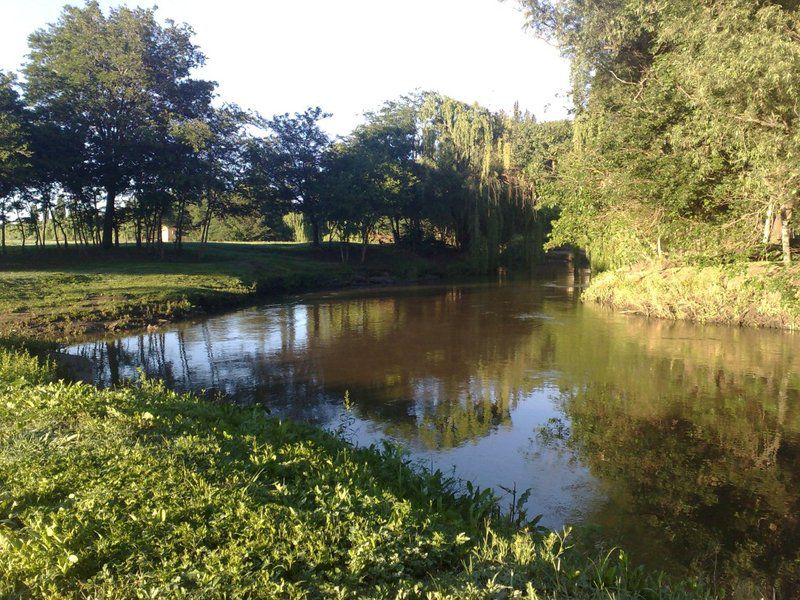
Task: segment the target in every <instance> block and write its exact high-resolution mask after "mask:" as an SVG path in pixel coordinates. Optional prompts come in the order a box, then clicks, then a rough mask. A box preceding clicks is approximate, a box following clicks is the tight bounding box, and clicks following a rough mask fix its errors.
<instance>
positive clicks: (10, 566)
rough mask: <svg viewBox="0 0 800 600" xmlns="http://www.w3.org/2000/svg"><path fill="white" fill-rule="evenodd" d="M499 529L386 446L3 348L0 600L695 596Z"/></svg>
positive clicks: (605, 560) (525, 532) (610, 560)
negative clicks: (92, 377)
mask: <svg viewBox="0 0 800 600" xmlns="http://www.w3.org/2000/svg"><path fill="white" fill-rule="evenodd" d="M496 515H497V511H496V503H495V502H494V500H493V499H492V498H491V497H490V496H489V495H488V494H487V493H485V492H483V493H481V492H477V491H467V492H466V493H459V492H458V490H457V488H456V486H455V484H454V482H452V481H448V480H446V479H444V478H443V477H442V476H441V475H440V474H438V473H435V474H429V473H424V472H419V471H415V470H413V469H412V468H411V467H410V466H409V465H408V464H407V463H406V461H405V460H404V459H403V457H402V456H401V455H400V454H399V453H398V452H396V451H394V450H392V449H390V448H389V449H386V450H383V451H378V450H376V449H358V448H354V447H352V446H350V445H348V444H347V443H346V442H344V441H342V440H340V439H338V438H336V437H335V436H333V435H331V434H328V433H325V432H323V431H320V430H316V429H312V428H309V427H307V426H304V425H301V424H297V423H292V422H285V421H279V420H276V419H273V418H269V417H267V416H266V415H265V414H264V412H263V410H259V409H256V408H250V409H242V408H237V407H234V406H230V405H225V404H215V403H211V402H208V401H204V400H200V399H198V398H196V397H194V396H191V395H179V394H176V393H174V392H171V391H168V390H166V389H164V387H163V386H162V385H161V384H157V383H152V382H150V383H148V382H146V383H144V384H143V385H141V386H140V387H130V388H124V389H114V390H98V389H96V388H94V387H91V386H88V385H85V384H73V383H65V382H62V381H55V380H54V375H53V372H52V369H51V368H50V367H48V366H46V367H40V366H39V365H38V363H37V361H36V360H35V359H33V358H31V357H30V356H29V355H27V354H24V353H18V352H16V353H15V352H11V351H0V597H4V598H5V597H9V598H14V597H18V598H34V597H35V598H38V597H67V598H73V597H74V598H78V597H102V598H133V597H146V598H161V597H169V598H174V597H198V598H200V597H203V598H207V597H231V598H237V597H247V598H278V597H281V598H282V597H289V598H321V597H324V598H356V597H358V598H370V597H374V598H390V597H391V598H396V597H401V598H417V597H431V598H437V597H440V598H444V597H451V598H513V597H521V598H566V597H569V598H609V597H612V598H682V597H683V598H694V597H705V596H704V594H703V592H702V590H699V589H696V588H694V587H692V586H689V585H679V586H670V585H669V584H668V582H667V581H666V580H665V579H664V578H663V577H661V576H659V575H652V574H649V573H646V572H645V571H643V570H642V569H640V568H633V567H631V566H630V565H629V564H628V561H627V558H626V557H625V556H624V555H623V554H621V553H619V552H617V551H614V552H611V553H608V554H605V555H603V556H600V557H598V558H597V559H595V560H590V559H588V558H587V557H586V556H584V555H582V554H580V553H579V552H578V551H577V550H576V549H575V548H573V547H572V546H571V545H570V543H569V538H568V536H566V535H562V534H557V533H555V532H549V531H544V530H541V529H539V528H536V527H533V528H530V529H522V530H519V529H517V530H512V529H511V527H510V525H509V524H508V523H506V522H504V521H498V520H497V517H496ZM493 516H494V519H495V521H494V527H493V528H492V526H491V523H492V518H493Z"/></svg>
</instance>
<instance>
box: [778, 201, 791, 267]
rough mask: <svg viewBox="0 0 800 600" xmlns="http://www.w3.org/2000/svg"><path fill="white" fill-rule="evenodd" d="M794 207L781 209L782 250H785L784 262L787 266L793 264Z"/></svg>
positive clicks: (785, 206)
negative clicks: (792, 227) (792, 220)
mask: <svg viewBox="0 0 800 600" xmlns="http://www.w3.org/2000/svg"><path fill="white" fill-rule="evenodd" d="M791 219H792V207H791V206H788V205H784V206H782V207H781V248H782V250H783V262H784V264H786V265H790V264H791V263H792V235H791V231H792V230H791V225H790V222H791Z"/></svg>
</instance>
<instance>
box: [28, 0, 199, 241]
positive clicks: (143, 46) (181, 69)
mask: <svg viewBox="0 0 800 600" xmlns="http://www.w3.org/2000/svg"><path fill="white" fill-rule="evenodd" d="M191 37H192V30H191V28H189V27H188V26H187V25H178V24H175V23H172V22H168V23H167V24H166V25H162V24H161V23H159V22H158V20H157V19H156V17H155V14H154V11H153V10H145V9H139V8H137V9H129V8H126V7H120V8H114V9H111V11H110V12H109V13H108V14H104V13H103V11H102V9H101V8H100V5H99V3H98V2H96V1H92V2H88V3H87V4H86V5H85V6H84V7H72V6H67V7H65V9H64V11H63V13H62V14H61V17H60V18H59V20H58V21H57V22H56V23H53V24H51V25H49V26H47V27H46V28H44V29H40V30H38V31H36V32H35V33H33V34H32V35H31V36H30V38H29V46H30V58H29V60H28V63H27V64H26V65H25V69H24V73H25V79H26V81H25V92H26V99H27V100H28V102H30V103H31V104H32V106H33V107H34V108H35V109H36V111H37V113H39V114H40V115H41V116H42V118H44V119H47V120H48V121H49V122H51V123H53V124H55V125H56V126H57V127H58V128H59V129H60V130H61V131H63V132H68V133H69V134H70V135H72V136H76V137H78V138H79V139H80V140H81V142H82V144H81V163H82V164H83V165H84V167H85V169H86V171H87V173H88V175H89V176H90V178H91V184H92V185H93V186H95V187H97V188H101V189H102V190H103V191H104V193H105V213H104V219H103V229H102V244H103V246H104V247H105V248H109V247H110V246H111V245H112V234H113V230H114V227H115V224H116V223H115V209H116V203H117V198H118V197H119V196H120V195H122V194H124V193H125V192H127V191H129V190H130V189H131V187H132V185H133V182H134V180H135V179H136V178H137V177H141V176H142V173H143V172H144V171H145V169H146V166H147V164H148V161H147V160H146V158H147V157H146V150H147V149H151V150H152V149H153V148H158V147H163V144H159V143H157V141H158V140H159V139H160V138H162V137H164V136H165V135H167V133H168V132H169V130H170V127H171V125H172V124H173V123H174V122H175V121H182V120H185V119H191V118H195V117H198V116H200V115H202V114H204V113H205V112H206V111H207V110H208V106H209V104H210V101H211V96H212V92H213V89H214V84H213V83H211V82H207V81H200V80H196V79H192V78H191V73H192V70H193V69H194V68H195V67H197V66H199V65H201V64H202V63H203V61H204V56H203V54H202V53H201V52H200V50H199V49H198V48H197V47H196V46H195V45H194V44H193V43H192V41H191ZM150 164H153V163H152V162H151V163H150Z"/></svg>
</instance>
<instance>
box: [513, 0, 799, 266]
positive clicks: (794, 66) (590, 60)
mask: <svg viewBox="0 0 800 600" xmlns="http://www.w3.org/2000/svg"><path fill="white" fill-rule="evenodd" d="M521 4H522V5H523V7H524V8H525V10H526V14H527V16H528V20H529V24H530V25H531V27H532V28H533V29H534V30H535V31H536V32H537V33H538V34H540V35H543V36H545V37H547V38H549V39H552V40H554V41H555V42H556V43H558V44H559V45H560V47H561V48H562V50H563V52H564V53H565V54H566V55H567V56H568V57H570V58H571V59H572V64H573V81H574V99H575V111H576V118H575V138H574V147H573V150H572V151H571V152H570V153H569V156H568V158H567V159H566V160H564V161H562V168H561V169H560V171H561V173H560V178H561V182H562V184H563V186H562V188H561V192H562V194H560V196H559V205H560V210H561V218H560V219H559V220H558V221H557V222H556V224H555V228H554V235H553V240H552V243H553V244H561V243H573V244H577V245H579V246H582V247H584V248H586V249H587V251H588V252H589V253H590V254H591V255H592V258H593V261H594V262H595V263H596V264H600V265H605V266H619V265H623V264H630V263H632V262H635V261H639V260H643V259H651V258H655V257H659V256H663V255H669V256H671V257H672V258H680V259H689V260H731V259H736V258H742V259H744V258H750V257H753V256H756V255H759V254H762V253H763V251H764V244H765V243H769V242H781V243H782V247H783V256H784V259H785V260H786V261H789V260H790V259H791V251H790V247H789V243H790V239H789V230H790V227H791V224H792V215H793V212H794V210H795V206H796V203H797V196H798V189H800V185H798V184H799V183H800V180H799V179H798V177H799V176H798V171H797V169H796V167H795V165H796V164H797V162H798V158H800V135H799V134H798V131H800V129H799V127H800V117H798V112H797V109H796V107H797V106H798V102H799V101H800V85H798V81H800V40H798V37H797V31H798V26H800V20H798V13H797V3H796V2H770V1H767V0H761V1H753V0H700V1H697V0H675V1H670V2H660V1H655V0H617V1H614V2H605V1H602V2H601V1H599V0H590V1H585V0H564V1H559V2H555V1H551V0H521ZM781 230H782V231H781ZM781 234H782V235H781Z"/></svg>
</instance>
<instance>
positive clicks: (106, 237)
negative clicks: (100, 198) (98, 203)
mask: <svg viewBox="0 0 800 600" xmlns="http://www.w3.org/2000/svg"><path fill="white" fill-rule="evenodd" d="M116 201H117V192H116V191H114V190H111V189H106V212H105V215H104V216H103V241H102V244H103V248H104V249H105V250H110V249H111V246H112V245H113V244H114V240H113V236H114V208H115V203H116Z"/></svg>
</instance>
